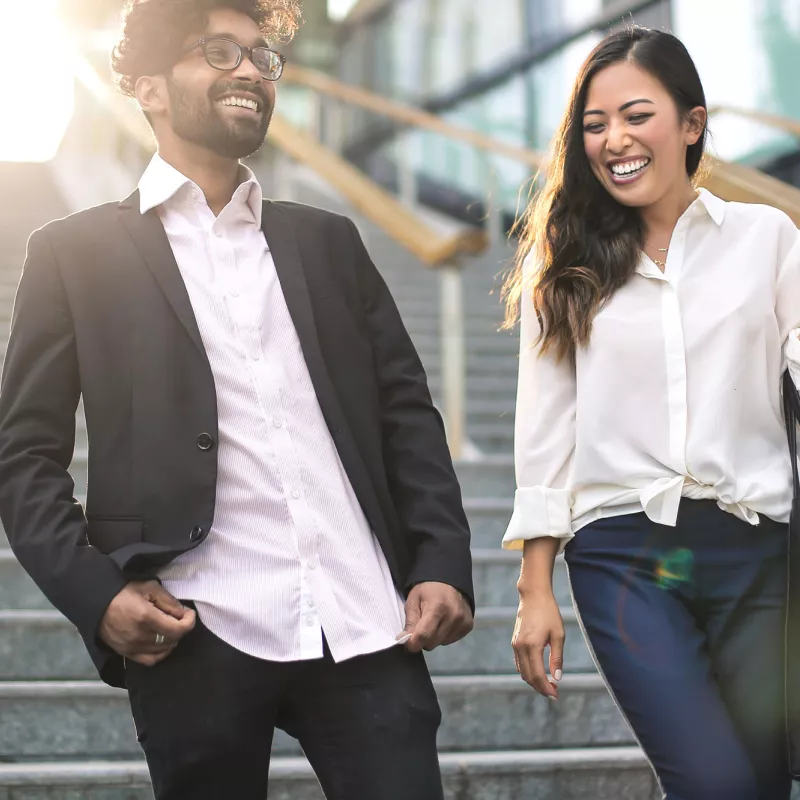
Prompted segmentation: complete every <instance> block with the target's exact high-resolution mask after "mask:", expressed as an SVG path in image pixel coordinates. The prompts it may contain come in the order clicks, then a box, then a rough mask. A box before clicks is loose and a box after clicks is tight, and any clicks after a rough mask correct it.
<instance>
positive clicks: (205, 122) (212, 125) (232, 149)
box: [167, 80, 273, 159]
mask: <svg viewBox="0 0 800 800" xmlns="http://www.w3.org/2000/svg"><path fill="white" fill-rule="evenodd" d="M167 89H168V91H169V97H170V105H171V108H172V130H173V131H174V132H175V134H176V135H177V136H179V137H180V138H181V139H185V140H186V141H188V142H192V143H193V144H198V145H200V146H201V147H205V148H206V149H207V150H210V151H211V152H212V153H216V154H217V155H218V156H222V157H223V158H236V159H239V158H246V157H247V156H251V155H253V153H255V152H256V151H257V150H258V149H259V148H260V147H261V145H262V144H264V139H265V138H266V135H267V130H268V128H269V123H270V120H271V119H272V110H273V107H272V106H271V105H270V101H269V98H268V96H267V93H266V92H264V91H263V90H260V89H256V88H255V87H254V86H252V85H250V86H246V85H241V84H239V85H235V84H229V85H227V86H215V87H214V88H213V90H212V91H211V92H210V93H209V95H210V96H207V97H203V98H194V97H193V96H192V95H191V94H190V93H189V92H188V91H187V90H186V89H184V88H182V87H181V86H179V85H178V84H177V83H175V82H173V81H171V80H170V81H168V83H167ZM237 89H238V90H239V91H244V92H247V93H248V94H255V95H257V96H258V98H259V103H260V105H261V113H260V114H259V115H258V117H257V118H255V117H254V118H253V119H252V120H251V119H246V118H237V119H234V118H233V117H232V116H231V118H230V119H224V118H223V116H222V114H220V112H219V111H218V108H219V107H218V105H217V103H216V102H214V101H215V100H216V98H219V97H222V96H223V95H225V94H231V93H234V92H236V90H237ZM223 113H224V112H223Z"/></svg>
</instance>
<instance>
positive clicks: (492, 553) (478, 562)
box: [472, 548, 572, 613]
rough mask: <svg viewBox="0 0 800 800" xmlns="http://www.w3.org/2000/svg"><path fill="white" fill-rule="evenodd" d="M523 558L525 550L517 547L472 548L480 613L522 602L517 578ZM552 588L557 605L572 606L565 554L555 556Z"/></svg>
mask: <svg viewBox="0 0 800 800" xmlns="http://www.w3.org/2000/svg"><path fill="white" fill-rule="evenodd" d="M521 559H522V553H521V552H519V551H517V550H500V549H492V550H484V549H481V548H478V549H473V551H472V573H473V580H474V582H475V603H476V605H477V608H478V612H479V613H480V610H481V609H483V608H498V607H508V606H516V605H517V603H518V602H519V595H518V593H517V579H518V578H519V569H520V562H521ZM553 588H554V591H555V595H556V599H557V600H558V604H559V605H560V606H562V607H569V606H571V604H572V596H571V595H570V591H569V580H568V578H567V565H566V562H565V561H564V557H563V556H558V557H557V558H556V563H555V568H554V570H553Z"/></svg>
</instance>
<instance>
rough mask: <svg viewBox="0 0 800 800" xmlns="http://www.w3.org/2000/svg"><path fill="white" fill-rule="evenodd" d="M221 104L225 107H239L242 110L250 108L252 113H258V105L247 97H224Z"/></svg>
mask: <svg viewBox="0 0 800 800" xmlns="http://www.w3.org/2000/svg"><path fill="white" fill-rule="evenodd" d="M219 102H220V103H221V104H222V105H223V106H239V107H240V108H249V109H250V110H251V111H258V103H256V101H255V100H250V99H248V98H246V97H223V98H222V100H220V101H219Z"/></svg>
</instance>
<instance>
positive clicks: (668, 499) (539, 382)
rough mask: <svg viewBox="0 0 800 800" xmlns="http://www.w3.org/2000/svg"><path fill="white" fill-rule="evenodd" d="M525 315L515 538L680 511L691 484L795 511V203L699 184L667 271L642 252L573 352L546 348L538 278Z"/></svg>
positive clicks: (731, 500)
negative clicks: (790, 209)
mask: <svg viewBox="0 0 800 800" xmlns="http://www.w3.org/2000/svg"><path fill="white" fill-rule="evenodd" d="M534 270H535V267H534V265H533V262H532V259H531V258H530V256H529V258H528V259H527V261H526V265H525V271H526V273H527V274H528V275H529V276H530V275H531V274H532V273H533V271H534ZM521 314H522V320H521V350H520V367H519V388H518V396H517V410H516V430H515V462H516V474H517V487H518V488H517V492H516V496H515V500H514V513H513V517H512V519H511V522H510V524H509V526H508V530H507V531H506V534H505V536H504V537H503V546H504V547H506V548H514V549H516V548H521V547H522V546H523V542H524V540H526V539H533V538H536V537H539V536H554V537H557V538H560V539H562V540H563V541H562V542H561V545H562V548H563V546H564V545H565V544H566V542H567V541H568V540H569V539H570V538H571V537H572V536H573V535H574V534H575V532H576V531H577V530H579V529H580V528H581V527H583V526H584V525H587V524H588V523H590V522H592V521H594V520H596V519H599V518H602V517H610V516H616V515H620V514H630V513H635V512H640V511H644V512H645V513H646V514H647V516H648V518H649V519H651V520H653V521H654V522H657V523H660V524H662V525H675V523H676V518H677V514H678V506H679V505H680V501H681V497H690V498H699V499H714V500H716V501H717V502H718V504H719V506H720V508H722V509H724V510H725V511H728V512H730V513H732V514H735V515H736V516H737V517H740V518H741V519H744V520H746V521H748V522H750V523H751V524H753V525H756V524H758V521H759V514H765V515H766V516H767V517H770V518H772V519H774V520H777V521H779V522H786V521H788V519H789V512H790V507H791V497H792V487H791V463H790V460H789V454H788V446H787V442H786V432H785V429H784V424H783V415H782V405H781V397H780V379H781V374H782V372H783V371H784V369H785V368H786V365H787V362H788V363H789V364H790V366H791V368H792V374H793V377H794V379H795V382H796V383H797V384H798V385H800V339H799V338H798V328H799V327H800V234H799V233H798V230H797V228H796V227H795V225H794V224H793V223H792V221H791V220H790V219H789V218H788V217H787V216H786V215H785V214H783V213H782V212H780V211H777V210H776V209H774V208H770V207H767V206H759V205H747V204H741V203H726V202H724V201H723V200H720V199H719V198H718V197H715V196H714V195H712V194H711V193H710V192H708V191H705V190H703V191H701V192H700V194H699V196H698V198H697V200H695V201H694V202H693V203H692V205H691V206H690V207H689V208H688V209H687V211H686V212H685V213H684V214H683V215H682V216H681V218H680V219H679V220H678V223H677V225H676V226H675V230H674V232H673V235H672V240H671V242H670V247H669V252H668V256H667V262H666V268H665V271H664V272H663V273H662V272H661V270H659V269H658V267H657V266H656V265H655V263H653V261H651V260H650V259H649V258H648V257H647V256H646V255H643V256H642V259H641V261H640V263H639V265H638V267H637V269H636V272H635V274H634V275H633V277H632V278H631V279H630V281H628V283H627V284H625V286H623V287H622V288H621V289H619V290H618V291H617V292H616V293H615V294H614V295H613V296H612V297H611V299H610V300H609V301H608V303H606V304H605V306H604V307H603V308H602V309H601V311H600V312H599V313H598V315H597V317H596V319H595V321H594V326H593V329H592V335H591V341H590V343H589V345H588V346H587V347H585V348H579V350H578V352H577V355H576V359H575V365H574V366H572V365H571V364H570V363H569V362H568V361H566V360H565V361H563V362H561V363H556V361H555V359H554V358H553V357H552V355H551V354H550V353H548V354H546V355H543V356H540V350H539V347H538V346H536V345H535V340H536V337H537V336H538V333H539V324H538V321H537V319H536V314H535V311H534V308H533V301H532V299H531V292H530V286H528V289H527V290H526V292H525V297H524V298H523V301H522V309H521Z"/></svg>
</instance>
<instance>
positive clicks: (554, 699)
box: [548, 694, 558, 703]
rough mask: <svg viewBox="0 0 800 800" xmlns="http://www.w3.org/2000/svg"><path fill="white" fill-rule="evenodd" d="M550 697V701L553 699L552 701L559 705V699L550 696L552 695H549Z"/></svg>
mask: <svg viewBox="0 0 800 800" xmlns="http://www.w3.org/2000/svg"><path fill="white" fill-rule="evenodd" d="M548 697H549V698H550V699H551V700H552V701H553V702H554V703H557V702H558V698H557V697H555V696H554V695H552V694H550V695H548Z"/></svg>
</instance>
